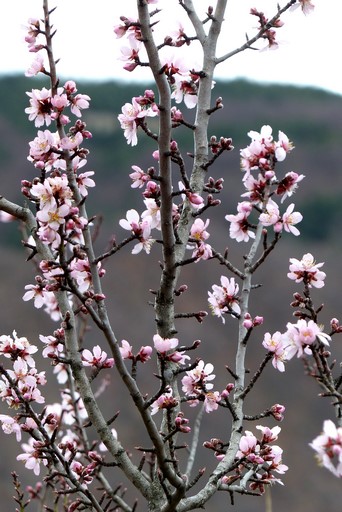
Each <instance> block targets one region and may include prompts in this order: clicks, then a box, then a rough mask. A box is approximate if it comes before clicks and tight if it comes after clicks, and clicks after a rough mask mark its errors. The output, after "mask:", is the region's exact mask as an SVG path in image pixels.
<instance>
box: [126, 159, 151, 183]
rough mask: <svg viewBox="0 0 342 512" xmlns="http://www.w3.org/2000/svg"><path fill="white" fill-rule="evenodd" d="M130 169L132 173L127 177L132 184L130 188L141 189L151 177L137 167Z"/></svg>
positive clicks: (133, 166)
mask: <svg viewBox="0 0 342 512" xmlns="http://www.w3.org/2000/svg"><path fill="white" fill-rule="evenodd" d="M132 169H133V171H134V172H132V173H131V174H130V175H129V177H130V178H131V180H132V182H133V183H132V185H131V187H132V188H142V187H143V186H144V185H145V184H146V183H147V182H148V181H149V180H150V179H151V177H150V176H149V175H148V174H147V173H145V172H144V171H143V170H142V169H140V167H138V166H137V165H132Z"/></svg>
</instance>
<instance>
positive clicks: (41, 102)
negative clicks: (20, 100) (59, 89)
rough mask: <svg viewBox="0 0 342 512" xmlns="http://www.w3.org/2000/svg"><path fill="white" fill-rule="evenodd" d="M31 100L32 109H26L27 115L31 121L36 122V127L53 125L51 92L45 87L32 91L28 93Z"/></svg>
mask: <svg viewBox="0 0 342 512" xmlns="http://www.w3.org/2000/svg"><path fill="white" fill-rule="evenodd" d="M26 94H27V95H28V96H29V97H30V98H31V99H30V107H27V108H25V112H26V114H29V120H30V121H34V124H35V126H37V127H39V126H42V125H43V124H44V123H45V124H46V126H49V125H50V124H51V113H52V105H51V91H50V90H48V89H46V88H45V87H43V89H42V90H41V91H40V90H39V89H32V92H27V93H26Z"/></svg>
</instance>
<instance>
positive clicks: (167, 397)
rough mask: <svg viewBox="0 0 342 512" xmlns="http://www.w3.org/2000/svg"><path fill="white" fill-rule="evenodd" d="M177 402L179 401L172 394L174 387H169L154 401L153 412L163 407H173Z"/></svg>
mask: <svg viewBox="0 0 342 512" xmlns="http://www.w3.org/2000/svg"><path fill="white" fill-rule="evenodd" d="M177 404H178V401H177V400H176V399H175V398H174V397H173V396H172V389H169V390H168V391H167V392H166V393H163V394H162V395H161V396H160V397H158V398H157V400H156V401H155V402H153V404H152V405H151V414H152V415H153V414H156V413H157V412H158V411H160V410H161V409H172V408H174V407H176V405H177Z"/></svg>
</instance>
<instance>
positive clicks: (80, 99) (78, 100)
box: [69, 94, 90, 117]
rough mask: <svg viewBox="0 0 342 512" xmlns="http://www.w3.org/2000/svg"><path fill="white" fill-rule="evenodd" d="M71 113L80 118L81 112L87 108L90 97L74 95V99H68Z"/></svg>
mask: <svg viewBox="0 0 342 512" xmlns="http://www.w3.org/2000/svg"><path fill="white" fill-rule="evenodd" d="M69 100H70V103H71V106H70V110H71V112H72V113H73V114H74V115H75V116H77V117H82V113H81V110H84V109H85V108H89V101H90V97H89V96H88V95H87V94H76V96H74V97H69Z"/></svg>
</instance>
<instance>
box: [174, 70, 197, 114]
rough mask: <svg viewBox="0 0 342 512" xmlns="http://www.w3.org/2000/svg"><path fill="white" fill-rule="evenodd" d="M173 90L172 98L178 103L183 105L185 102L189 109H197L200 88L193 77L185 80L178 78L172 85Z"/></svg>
mask: <svg viewBox="0 0 342 512" xmlns="http://www.w3.org/2000/svg"><path fill="white" fill-rule="evenodd" d="M172 88H173V91H172V95H171V98H174V100H175V101H176V103H181V102H182V101H183V100H184V103H185V106H186V107H187V108H189V109H192V108H195V107H196V105H197V101H198V97H197V89H198V87H197V85H196V84H195V82H194V81H193V80H192V79H191V77H189V78H186V79H185V80H184V79H183V78H180V77H178V76H176V77H175V81H174V83H173V84H172Z"/></svg>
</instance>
